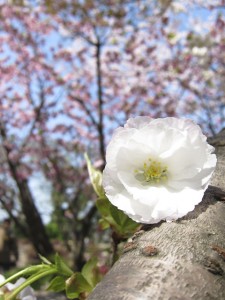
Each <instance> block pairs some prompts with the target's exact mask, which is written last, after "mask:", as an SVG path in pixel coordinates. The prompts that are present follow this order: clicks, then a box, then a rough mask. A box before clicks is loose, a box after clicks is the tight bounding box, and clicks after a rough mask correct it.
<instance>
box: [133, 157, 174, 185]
mask: <svg viewBox="0 0 225 300" xmlns="http://www.w3.org/2000/svg"><path fill="white" fill-rule="evenodd" d="M134 172H135V174H136V178H137V179H138V180H139V181H142V182H143V181H144V182H149V183H160V182H162V181H165V180H167V177H168V176H167V167H166V166H165V165H162V164H161V163H160V162H158V161H156V160H152V159H151V158H149V159H148V161H147V162H144V164H143V167H142V168H141V169H139V170H135V171H134Z"/></svg>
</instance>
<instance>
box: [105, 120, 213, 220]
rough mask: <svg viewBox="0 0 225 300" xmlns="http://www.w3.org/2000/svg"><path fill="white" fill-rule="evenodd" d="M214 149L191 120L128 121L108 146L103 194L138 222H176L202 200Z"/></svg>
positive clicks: (211, 167) (208, 178) (211, 171)
mask: <svg viewBox="0 0 225 300" xmlns="http://www.w3.org/2000/svg"><path fill="white" fill-rule="evenodd" d="M213 150H214V148H213V147H212V146H210V145H209V144H207V142H206V137H205V136H204V135H203V134H202V132H201V129H200V127H199V126H198V125H196V124H195V123H194V122H193V121H191V120H187V119H177V118H164V119H151V118H150V117H136V118H131V119H129V120H128V122H127V123H126V124H125V126H124V127H120V128H118V129H117V130H116V131H115V133H114V135H113V137H112V140H111V142H110V143H109V145H108V147H107V151H106V162H107V163H106V167H105V170H104V172H103V186H104V189H105V192H106V196H107V197H108V199H109V200H110V202H111V203H112V204H113V205H115V206H117V207H118V208H119V209H121V210H123V211H124V212H125V213H126V214H127V215H129V216H130V217H131V218H132V219H133V220H135V221H136V222H140V223H149V224H152V223H157V222H159V221H161V220H167V221H172V220H176V219H178V218H180V217H182V216H184V215H186V214H187V213H188V212H189V211H192V210H193V209H194V207H195V205H196V204H198V203H199V202H201V200H202V198H203V195H204V191H205V190H206V188H207V186H208V184H209V180H210V177H211V175H212V173H213V171H214V168H215V166H216V155H215V154H212V152H213Z"/></svg>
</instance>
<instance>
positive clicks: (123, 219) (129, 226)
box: [110, 205, 138, 237]
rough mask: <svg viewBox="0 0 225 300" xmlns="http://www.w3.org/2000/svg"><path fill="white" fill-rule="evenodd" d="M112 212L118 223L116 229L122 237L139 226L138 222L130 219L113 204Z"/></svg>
mask: <svg viewBox="0 0 225 300" xmlns="http://www.w3.org/2000/svg"><path fill="white" fill-rule="evenodd" d="M110 213H111V216H112V218H113V219H114V221H115V223H116V224H117V225H116V228H115V230H116V231H117V233H118V234H119V235H120V236H121V237H127V236H128V235H129V234H131V233H133V232H134V231H135V229H136V228H137V227H138V223H136V222H135V221H133V220H132V219H130V218H129V217H128V216H127V215H126V214H125V213H124V212H123V211H122V210H119V209H118V208H117V207H116V206H113V205H112V206H111V207H110Z"/></svg>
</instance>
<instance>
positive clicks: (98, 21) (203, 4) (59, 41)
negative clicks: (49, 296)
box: [0, 0, 225, 272]
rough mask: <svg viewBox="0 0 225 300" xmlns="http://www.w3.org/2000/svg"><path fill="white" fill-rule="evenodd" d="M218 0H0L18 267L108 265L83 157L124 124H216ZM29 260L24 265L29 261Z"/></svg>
mask: <svg viewBox="0 0 225 300" xmlns="http://www.w3.org/2000/svg"><path fill="white" fill-rule="evenodd" d="M224 50H225V1H224V0H204V1H203V0H183V1H178V0H124V1H122V0H77V1H72V0H65V1H61V0H59V1H53V0H40V1H38V0H37V1H35V0H24V1H23V0H15V1H0V219H1V220H3V219H5V218H10V220H11V221H12V222H11V223H12V230H13V232H14V235H15V236H16V238H17V242H18V247H19V257H18V262H17V265H18V266H23V265H26V264H27V263H28V262H30V260H35V259H36V258H37V253H41V254H42V255H46V256H49V255H50V254H51V253H52V252H53V251H58V252H59V253H60V254H61V255H63V256H64V257H66V258H67V259H69V261H70V264H71V265H72V266H73V268H74V269H76V270H79V269H80V268H81V267H82V265H83V263H84V262H85V261H86V260H87V259H88V258H90V257H93V256H96V257H98V258H99V261H100V264H101V267H102V270H103V272H105V270H107V267H108V266H109V265H110V258H109V257H110V253H111V252H112V250H111V246H110V242H109V241H110V240H109V235H110V233H109V232H107V231H103V229H102V228H101V226H100V224H99V223H98V219H99V218H98V213H97V211H96V207H95V200H96V195H95V194H94V192H93V189H92V187H91V185H90V181H89V179H88V174H87V168H86V163H85V160H84V153H85V152H87V153H88V155H89V157H90V158H91V160H92V162H93V163H94V164H95V166H96V168H99V169H100V170H102V169H103V168H104V164H105V149H106V145H107V143H108V141H109V140H110V138H111V136H112V132H113V130H114V129H116V128H117V127H118V126H121V125H123V124H124V123H125V121H126V120H127V119H128V118H129V117H132V116H138V115H149V116H151V117H153V118H158V117H167V116H177V117H188V118H191V119H192V120H194V121H196V122H197V123H198V124H199V125H200V126H201V128H202V129H203V131H204V133H205V134H207V135H208V136H213V135H215V134H216V133H217V132H219V131H220V130H221V129H222V128H223V127H224V126H225V96H224V93H225V68H224V66H225V51H224ZM27 256H29V257H27Z"/></svg>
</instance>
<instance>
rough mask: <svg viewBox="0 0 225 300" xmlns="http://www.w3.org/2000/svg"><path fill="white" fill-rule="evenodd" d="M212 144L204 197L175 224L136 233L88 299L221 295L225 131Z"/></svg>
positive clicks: (195, 299)
mask: <svg viewBox="0 0 225 300" xmlns="http://www.w3.org/2000/svg"><path fill="white" fill-rule="evenodd" d="M218 141H220V145H219V146H217V145H218ZM221 141H223V143H221ZM210 142H211V143H212V144H213V145H215V146H216V147H217V148H216V152H217V158H218V164H217V168H216V171H215V173H214V176H213V178H212V181H211V184H212V186H210V187H209V189H208V190H207V191H206V193H205V196H204V198H203V201H202V202H201V203H200V204H199V205H197V206H196V207H195V210H194V211H192V212H190V213H189V214H188V215H186V216H185V217H183V218H181V219H179V220H177V221H176V222H171V223H167V222H161V223H158V224H156V225H155V226H150V228H149V227H146V228H144V229H145V230H141V231H139V232H137V233H136V234H135V235H134V236H133V237H132V242H131V243H133V245H134V247H129V249H130V251H124V252H125V253H124V254H123V255H122V256H121V258H120V259H119V261H118V262H117V263H116V264H115V265H114V267H113V268H112V269H111V270H110V271H109V273H108V274H107V275H106V276H105V277H104V279H103V281H102V282H101V283H100V284H99V285H97V287H96V288H95V290H94V291H93V292H92V293H91V295H90V296H89V297H88V300H103V299H104V300H105V299H108V300H114V299H115V300H122V299H124V300H125V299H129V300H132V299H142V300H145V299H146V300H147V299H154V300H159V299H182V300H183V299H186V300H188V299H192V300H212V299H217V300H223V299H225V289H224V286H225V255H224V253H225V250H224V248H225V234H224V228H225V201H224V196H225V187H224V178H225V130H223V131H222V132H221V133H220V134H218V135H217V136H216V138H215V139H210ZM180 200H181V201H182V200H183V199H180Z"/></svg>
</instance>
